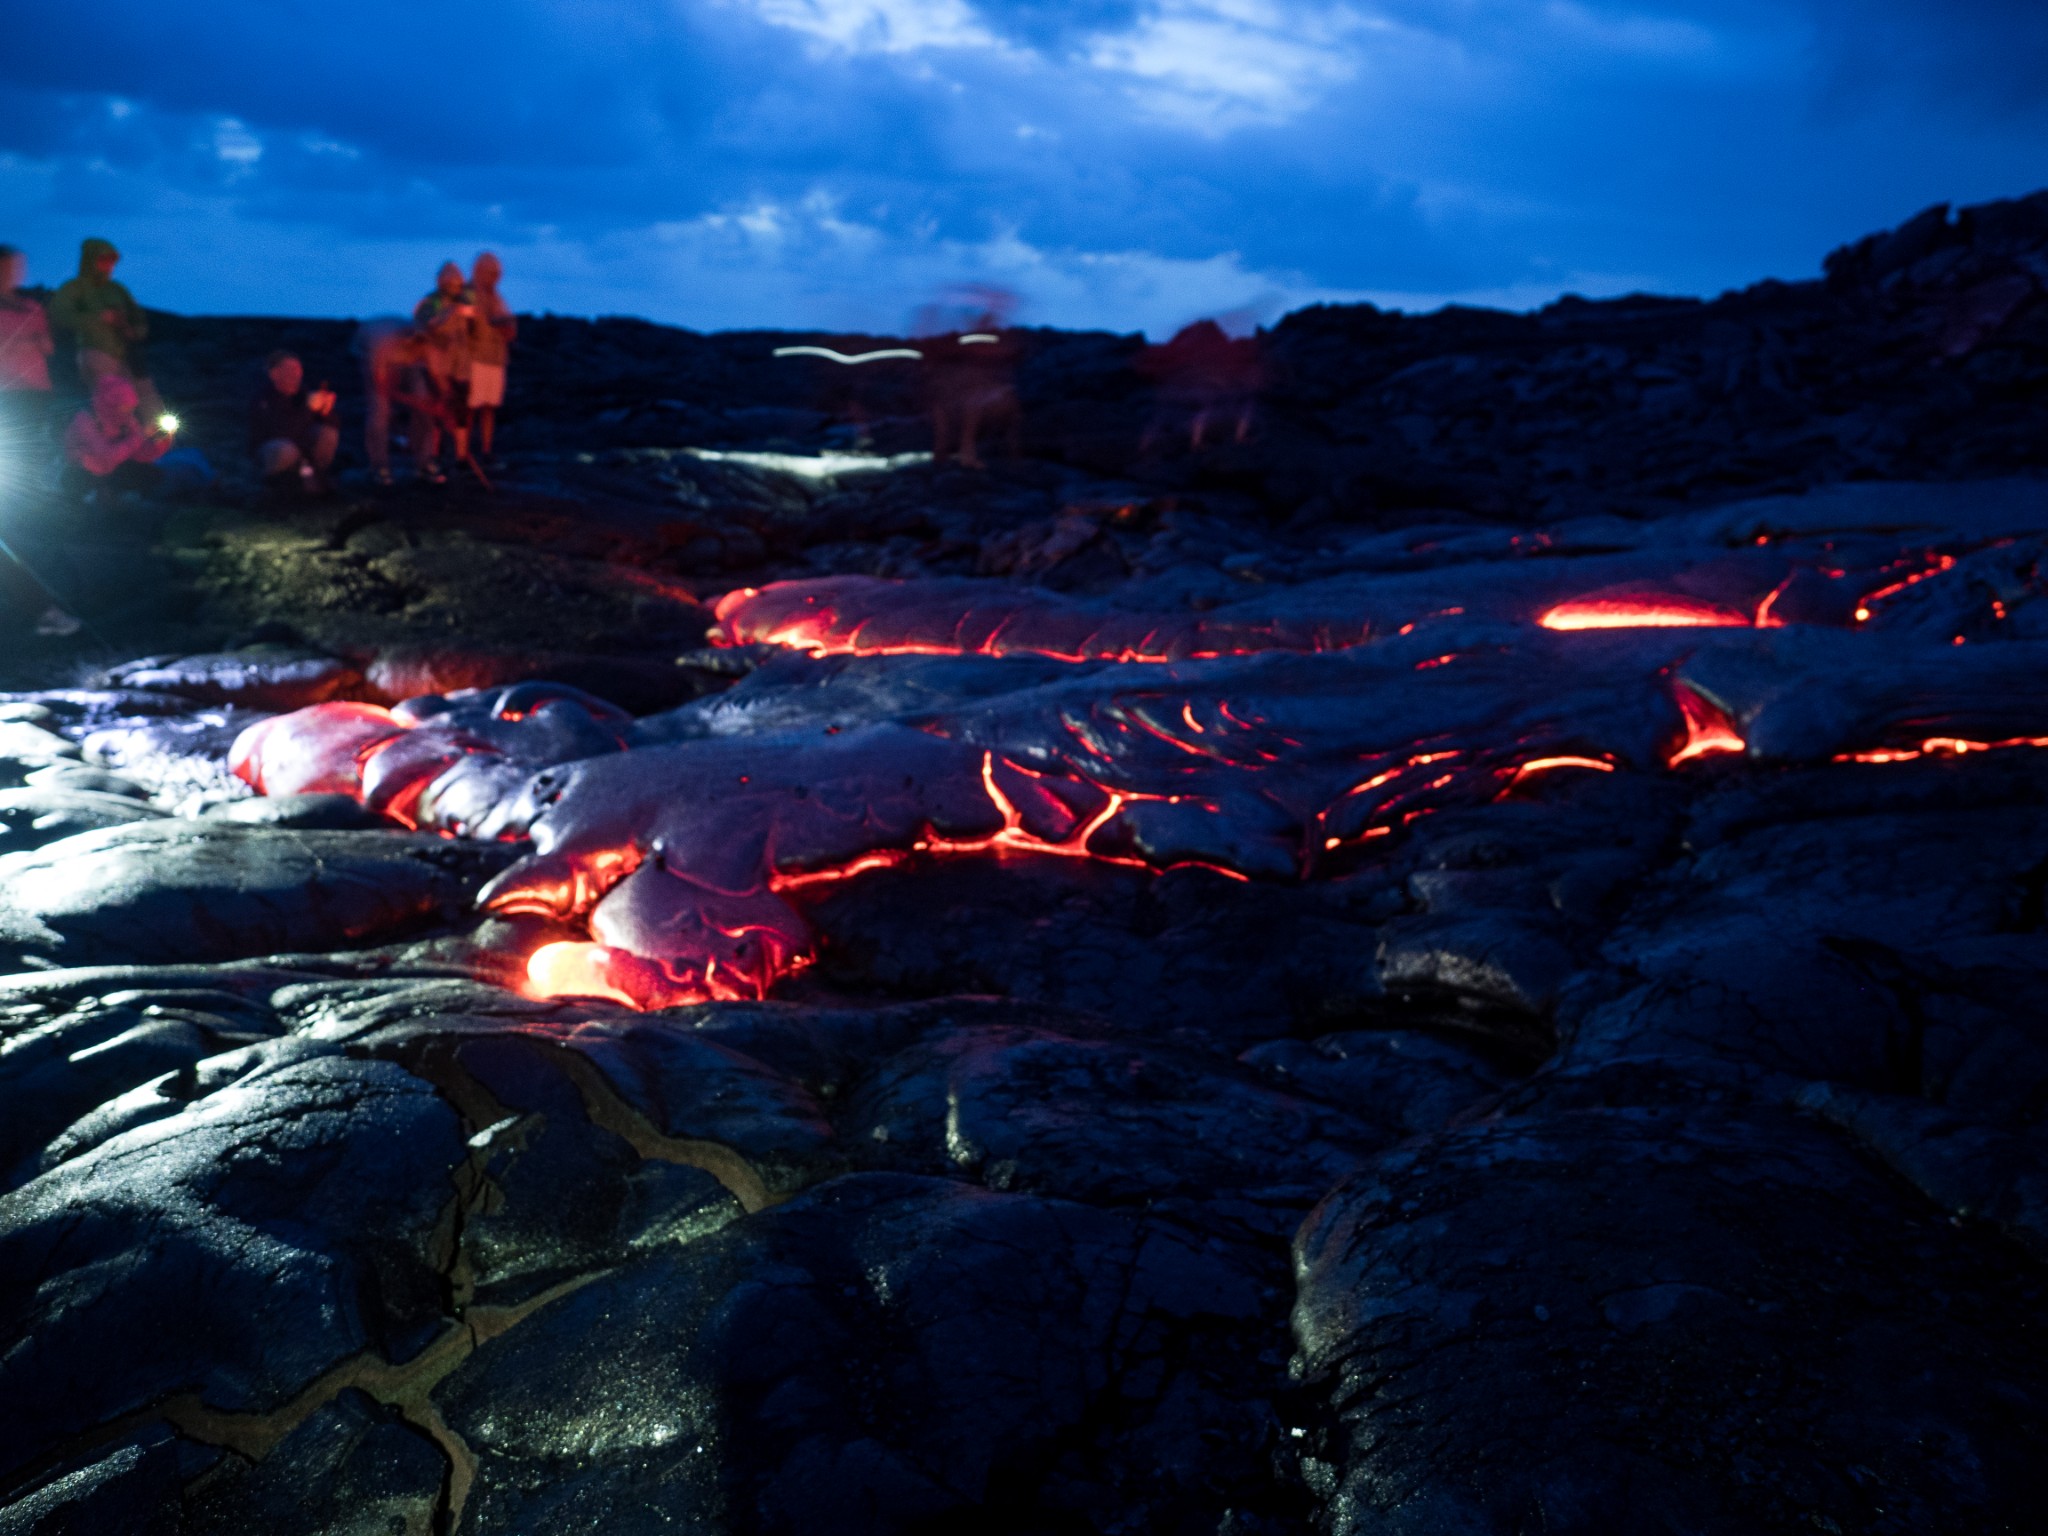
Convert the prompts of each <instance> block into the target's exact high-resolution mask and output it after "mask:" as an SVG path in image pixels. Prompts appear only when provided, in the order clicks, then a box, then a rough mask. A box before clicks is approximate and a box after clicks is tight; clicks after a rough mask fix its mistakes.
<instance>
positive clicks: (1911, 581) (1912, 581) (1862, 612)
mask: <svg viewBox="0 0 2048 1536" xmlns="http://www.w3.org/2000/svg"><path fill="white" fill-rule="evenodd" d="M1927 560H1928V563H1927V564H1926V565H1924V566H1922V567H1921V568H1920V569H1919V570H1917V571H1913V572H1910V573H1909V574H1907V575H1905V576H1902V577H1900V578H1899V579H1898V580H1897V581H1894V582H1891V583H1890V584H1889V585H1886V586H1882V587H1879V588H1878V589H1877V590H1876V591H1875V592H1866V593H1864V594H1863V597H1862V599H1861V600H1860V601H1859V602H1858V603H1857V604H1856V622H1857V623H1858V624H1865V623H1868V622H1869V620H1870V616H1871V614H1872V613H1874V612H1875V611H1876V608H1877V605H1878V604H1879V603H1881V602H1883V601H1884V600H1885V599H1886V598H1888V597H1895V596H1897V595H1898V594H1899V593H1901V592H1903V591H1905V590H1906V589H1907V588H1908V587H1917V586H1919V585H1920V583H1921V582H1923V581H1926V580H1929V579H1930V578H1932V577H1935V576H1939V575H1941V574H1942V573H1943V572H1945V571H1952V570H1954V569H1955V564H1956V557H1955V556H1954V555H1937V554H1933V553H1932V552H1930V553H1929V554H1928V556H1927ZM1901 563H1903V562H1901ZM1888 569H1890V570H1897V569H1899V566H1898V565H1893V566H1891V567H1888Z"/></svg>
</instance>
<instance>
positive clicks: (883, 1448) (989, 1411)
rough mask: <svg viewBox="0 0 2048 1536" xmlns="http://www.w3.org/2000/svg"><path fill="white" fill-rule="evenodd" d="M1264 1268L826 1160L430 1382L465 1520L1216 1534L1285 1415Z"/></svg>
mask: <svg viewBox="0 0 2048 1536" xmlns="http://www.w3.org/2000/svg"><path fill="white" fill-rule="evenodd" d="M1270 1279H1271V1276H1270V1275H1269V1274H1268V1273H1266V1272H1264V1271H1263V1266H1262V1265H1259V1264H1257V1263H1251V1264H1247V1263H1246V1262H1245V1260H1244V1259H1242V1258H1241V1257H1238V1256H1236V1255H1233V1254H1230V1253H1228V1252H1218V1251H1216V1250H1215V1249H1214V1248H1212V1247H1210V1246H1209V1245H1206V1244H1204V1243H1203V1242H1202V1241H1201V1240H1199V1239H1195V1238H1191V1237H1189V1236H1188V1235H1186V1234H1184V1233H1181V1232H1178V1231H1176V1230H1175V1229H1174V1228H1172V1227H1171V1226H1168V1225H1165V1224H1162V1223H1158V1222H1156V1221H1152V1220H1149V1219H1147V1218H1145V1217H1143V1216H1139V1215H1133V1214H1122V1213H1115V1212H1107V1211H1095V1210H1090V1209H1088V1208H1086V1207H1083V1206H1076V1205H1069V1204H1065V1203H1062V1202H1058V1201H1047V1200H1041V1199H1036V1198H1032V1197H1028V1196H1020V1195H1000V1194H992V1193H986V1192H982V1191H976V1190H969V1189H963V1188H961V1187H960V1186H958V1185H956V1184H951V1183H948V1182H945V1181H942V1180H930V1179H915V1178H907V1177H903V1176H891V1175H861V1176H856V1177H852V1178H846V1179H840V1180H836V1181H834V1182H832V1183H829V1184H826V1185H824V1186H822V1187H820V1188H819V1189H817V1190H815V1191H812V1192H811V1193H809V1194H807V1195H804V1196H802V1197H800V1198H798V1199H797V1200H794V1201H792V1202H790V1203H789V1204H787V1205H783V1206H779V1207H777V1208H775V1209H774V1210H773V1211H770V1212H767V1213H765V1214H763V1215H762V1216H760V1217H758V1218H755V1219H753V1220H751V1221H749V1222H747V1223H744V1224H742V1225H738V1226H734V1227H731V1228H728V1229H727V1230H726V1231H725V1232H723V1233H721V1234H719V1235H718V1236H716V1237H713V1238H710V1239H708V1240H705V1241H700V1242H698V1243H695V1244H692V1245H690V1246H688V1247H685V1248H680V1249H669V1250H667V1251H665V1252H661V1253H656V1254H650V1255H647V1256H645V1257H643V1258H639V1259H636V1260H634V1261H633V1262H631V1263H630V1264H628V1265H627V1266H626V1267H624V1268H622V1269H620V1270H618V1271H616V1272H614V1273H612V1274H609V1275H606V1276H603V1277H601V1278H598V1279H595V1280H593V1281H592V1282H591V1283H590V1284H589V1285H587V1286H585V1287H583V1288H582V1289H580V1290H578V1291H576V1292H575V1293H573V1294H571V1295H568V1296H566V1297H564V1298H563V1299H561V1300H560V1301H557V1302H555V1303H553V1304H552V1305H551V1306H549V1307H548V1308H546V1309H545V1310H544V1311H542V1312H540V1313H538V1314H536V1315H535V1317H534V1318H533V1320H532V1322H531V1323H530V1324H528V1325H526V1326H525V1327H522V1328H521V1329H519V1330H517V1331H515V1332H513V1333H511V1334H508V1335H506V1336H505V1337H504V1338H503V1339H502V1340H499V1341H494V1342H493V1343H490V1344H487V1345H485V1346H484V1347H483V1348H482V1349H481V1350H479V1351H478V1352H477V1354H476V1355H475V1356H474V1357H472V1359H471V1360H470V1361H469V1362H468V1363H467V1364H465V1365H464V1366H463V1367H462V1368H461V1369H460V1370H459V1371H457V1372H456V1374H455V1375H454V1376H452V1377H451V1378H450V1379H449V1382H448V1384H447V1386H446V1387H445V1388H443V1389H442V1392H441V1393H440V1394H439V1400H440V1403H441V1406H442V1411H443V1413H444V1414H445V1416H446V1418H447V1420H448V1423H449V1424H450V1426H451V1427H453V1428H454V1429H455V1430H456V1432H457V1433H459V1434H461V1435H463V1436H464V1438H465V1440H466V1441H467V1442H468V1444H469V1445H470V1448H471V1449H472V1451H473V1452H474V1453H475V1455H476V1457H477V1462H478V1475H477V1482H476V1484H475V1487H474V1489H473V1491H472V1492H471V1495H470V1499H469V1502H468V1504H467V1505H466V1506H465V1509H464V1511H463V1518H462V1521H461V1523H460V1524H459V1526H458V1529H459V1530H462V1531H495V1530H515V1529H564V1530H566V1529H600V1528H602V1529H605V1530H615V1531H621V1532H628V1531H641V1530H646V1531H653V1530H657V1529H663V1530H673V1529H683V1530H705V1531H712V1530H728V1529H745V1530H759V1531H788V1532H797V1531H824V1530H830V1531H845V1532H862V1531H872V1532H881V1531H894V1530H904V1529H908V1528H917V1527H921V1526H928V1525H930V1524H931V1523H932V1522H941V1523H955V1524H957V1523H961V1522H965V1523H969V1524H972V1525H974V1526H976V1528H980V1529H1033V1528H1043V1527H1044V1526H1045V1525H1046V1524H1047V1523H1048V1522H1056V1521H1060V1520H1063V1519H1074V1518H1076V1517H1080V1518H1084V1519H1086V1518H1088V1516H1087V1515H1085V1514H1084V1513H1083V1512H1084V1511H1092V1512H1097V1513H1096V1515H1095V1518H1097V1519H1100V1518H1102V1517H1103V1516H1108V1515H1110V1512H1111V1511H1114V1515H1113V1516H1112V1518H1114V1519H1115V1520H1116V1521H1117V1522H1118V1523H1119V1524H1122V1525H1124V1526H1125V1528H1137V1529H1154V1530H1159V1529H1174V1528H1199V1527H1198V1522H1200V1523H1201V1524H1202V1525H1207V1526H1209V1527H1212V1528H1213V1526H1214V1524H1215V1522H1216V1521H1217V1520H1218V1519H1220V1518H1221V1517H1222V1514H1223V1511H1224V1510H1225V1509H1226V1508H1228V1507H1230V1506H1231V1505H1233V1504H1234V1503H1236V1502H1237V1501H1238V1500H1240V1499H1241V1498H1243V1497H1244V1496H1245V1495H1246V1494H1247V1493H1250V1494H1251V1495H1252V1496H1253V1497H1254V1498H1257V1497H1258V1496H1259V1495H1258V1494H1257V1492H1256V1490H1257V1489H1258V1487H1259V1484H1260V1482H1261V1481H1262V1477H1263V1461H1264V1458H1265V1457H1266V1455H1268V1454H1269V1453H1270V1450H1271V1448H1272V1446H1273V1443H1274V1440H1275V1437H1276V1436H1277V1434H1278V1433H1279V1427H1278V1425H1277V1423H1276V1421H1275V1419H1274V1417H1273V1414H1272V1410H1271V1408H1270V1406H1269V1405H1268V1404H1267V1403H1266V1402H1264V1401H1263V1400H1262V1398H1263V1397H1264V1395H1265V1394H1266V1393H1267V1392H1268V1391H1269V1390H1270V1386H1271V1382H1270V1379H1265V1378H1264V1377H1263V1372H1262V1371H1261V1370H1260V1369H1259V1361H1258V1360H1257V1356H1256V1351H1255V1348H1253V1347H1251V1341H1252V1340H1254V1339H1256V1338H1257V1336H1258V1329H1257V1327H1256V1325H1257V1323H1258V1321H1259V1320H1260V1318H1261V1315H1262V1313H1264V1312H1265V1310H1266V1308H1268V1307H1269V1306H1270V1305H1271V1301H1270V1299H1269V1298H1270V1297H1271V1295H1272V1292H1271V1290H1270V1288H1269V1285H1270ZM1248 1336H1249V1337H1248ZM1274 1363H1275V1364H1277V1362H1274ZM1091 1523H1092V1522H1091Z"/></svg>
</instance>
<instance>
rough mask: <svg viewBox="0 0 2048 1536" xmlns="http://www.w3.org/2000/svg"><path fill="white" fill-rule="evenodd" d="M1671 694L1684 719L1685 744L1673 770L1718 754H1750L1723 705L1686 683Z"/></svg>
mask: <svg viewBox="0 0 2048 1536" xmlns="http://www.w3.org/2000/svg"><path fill="white" fill-rule="evenodd" d="M1672 692H1673V693H1675V694H1676V695H1677V697H1678V709H1679V713H1680V714H1682V715H1683V716H1684V717H1685V740H1684V742H1683V743H1681V744H1680V745H1679V747H1678V750H1677V751H1675V752H1673V753H1672V754H1671V757H1670V759H1669V761H1670V764H1671V766H1672V767H1673V768H1676V767H1677V766H1678V765H1679V764H1680V763H1685V762H1690V761H1691V760H1692V759H1693V758H1696V757H1708V756H1711V755H1712V754H1714V753H1716V752H1747V751H1748V750H1749V743H1748V742H1746V741H1744V740H1743V739H1742V734H1741V733H1740V732H1739V731H1737V730H1736V729H1735V722H1734V721H1733V720H1731V719H1729V718H1728V712H1727V711H1726V710H1725V709H1723V708H1721V706H1720V705H1718V704H1716V703H1714V702H1713V701H1712V700H1711V699H1708V698H1706V697H1705V696H1704V695H1702V694H1699V693H1696V692H1694V691H1693V690H1692V689H1690V688H1688V687H1686V686H1685V684H1683V683H1680V684H1678V685H1677V686H1676V687H1675V688H1674V689H1673V690H1672Z"/></svg>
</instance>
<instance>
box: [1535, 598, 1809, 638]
mask: <svg viewBox="0 0 2048 1536" xmlns="http://www.w3.org/2000/svg"><path fill="white" fill-rule="evenodd" d="M1772 595H1773V596H1776V594H1775V593H1774V594H1772ZM1536 622H1537V623H1538V624H1540V625H1542V626H1543V627H1544V628H1545V629H1558V630H1577V629H1748V628H1750V627H1751V623H1752V621H1751V619H1750V616H1749V615H1748V614H1745V613H1742V612H1739V611H1738V610H1736V609H1733V608H1724V607H1722V606H1721V605H1720V604H1719V603H1710V602H1707V601H1705V600H1704V599H1702V598H1696V597H1683V596H1671V597H1582V598H1575V599H1573V600H1572V601H1570V602H1566V603H1559V604H1558V605H1557V606H1556V607H1554V608H1552V609H1550V610H1549V611H1547V612H1546V613H1545V614H1544V615H1543V617H1542V618H1540V619H1538V620H1537V621H1536Z"/></svg>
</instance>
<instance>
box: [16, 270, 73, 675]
mask: <svg viewBox="0 0 2048 1536" xmlns="http://www.w3.org/2000/svg"><path fill="white" fill-rule="evenodd" d="M27 275H28V259H27V257H25V256H24V255H23V254H22V253H21V252H20V251H19V250H17V249H16V248H15V247H13V246H11V245H0V535H4V536H5V538H6V540H7V543H8V545H9V547H10V548H12V549H14V550H15V551H16V554H17V556H18V557H19V559H24V560H25V559H34V560H35V563H36V565H37V566H38V567H41V566H43V565H45V564H46V563H47V561H46V560H45V559H44V558H43V555H44V553H45V552H44V550H43V548H42V540H41V539H40V538H39V534H40V533H42V532H43V531H44V530H43V529H42V528H41V527H40V525H41V524H44V523H46V522H47V521H48V519H49V516H50V512H51V509H50V508H49V507H48V506H47V505H46V502H47V498H46V497H44V496H43V495H41V494H40V493H41V491H42V490H43V489H44V487H43V486H42V485H39V484H38V483H37V482H38V480H39V479H40V478H41V476H42V470H43V460H44V458H45V457H46V456H47V455H48V453H49V449H50V441H49V432H50V402H51V400H52V399H53V398H54V397H53V395H52V394H51V392H50V354H51V353H52V352H53V351H55V350H56V344H55V343H54V342H53V341H52V340H51V339H50V323H49V319H48V317H47V316H46V315H45V314H44V313H43V306H42V305H40V304H38V303H37V302H36V301H35V300H34V299H33V298H31V297H30V296H29V295H27V294H25V293H23V292H22V291H21V284H22V280H23V279H24V278H25V277H26V276H27ZM0 610H4V611H5V612H6V613H7V614H8V615H9V616H10V618H11V617H13V616H15V615H19V616H20V618H21V619H22V620H23V621H26V620H27V619H28V618H29V617H31V616H34V617H35V629H36V633H37V634H40V635H71V634H76V633H77V632H78V629H79V621H78V620H77V619H75V618H73V617H72V616H71V614H70V613H68V612H67V611H66V610H65V608H64V606H63V604H62V602H61V601H59V599H58V598H57V596H56V594H54V593H52V592H50V591H49V590H47V589H46V588H45V587H44V586H43V584H42V578H41V576H40V575H39V574H38V573H37V572H34V571H31V570H30V569H29V568H28V567H27V566H25V565H21V564H19V563H17V560H15V559H9V558H7V557H6V556H4V555H0Z"/></svg>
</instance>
